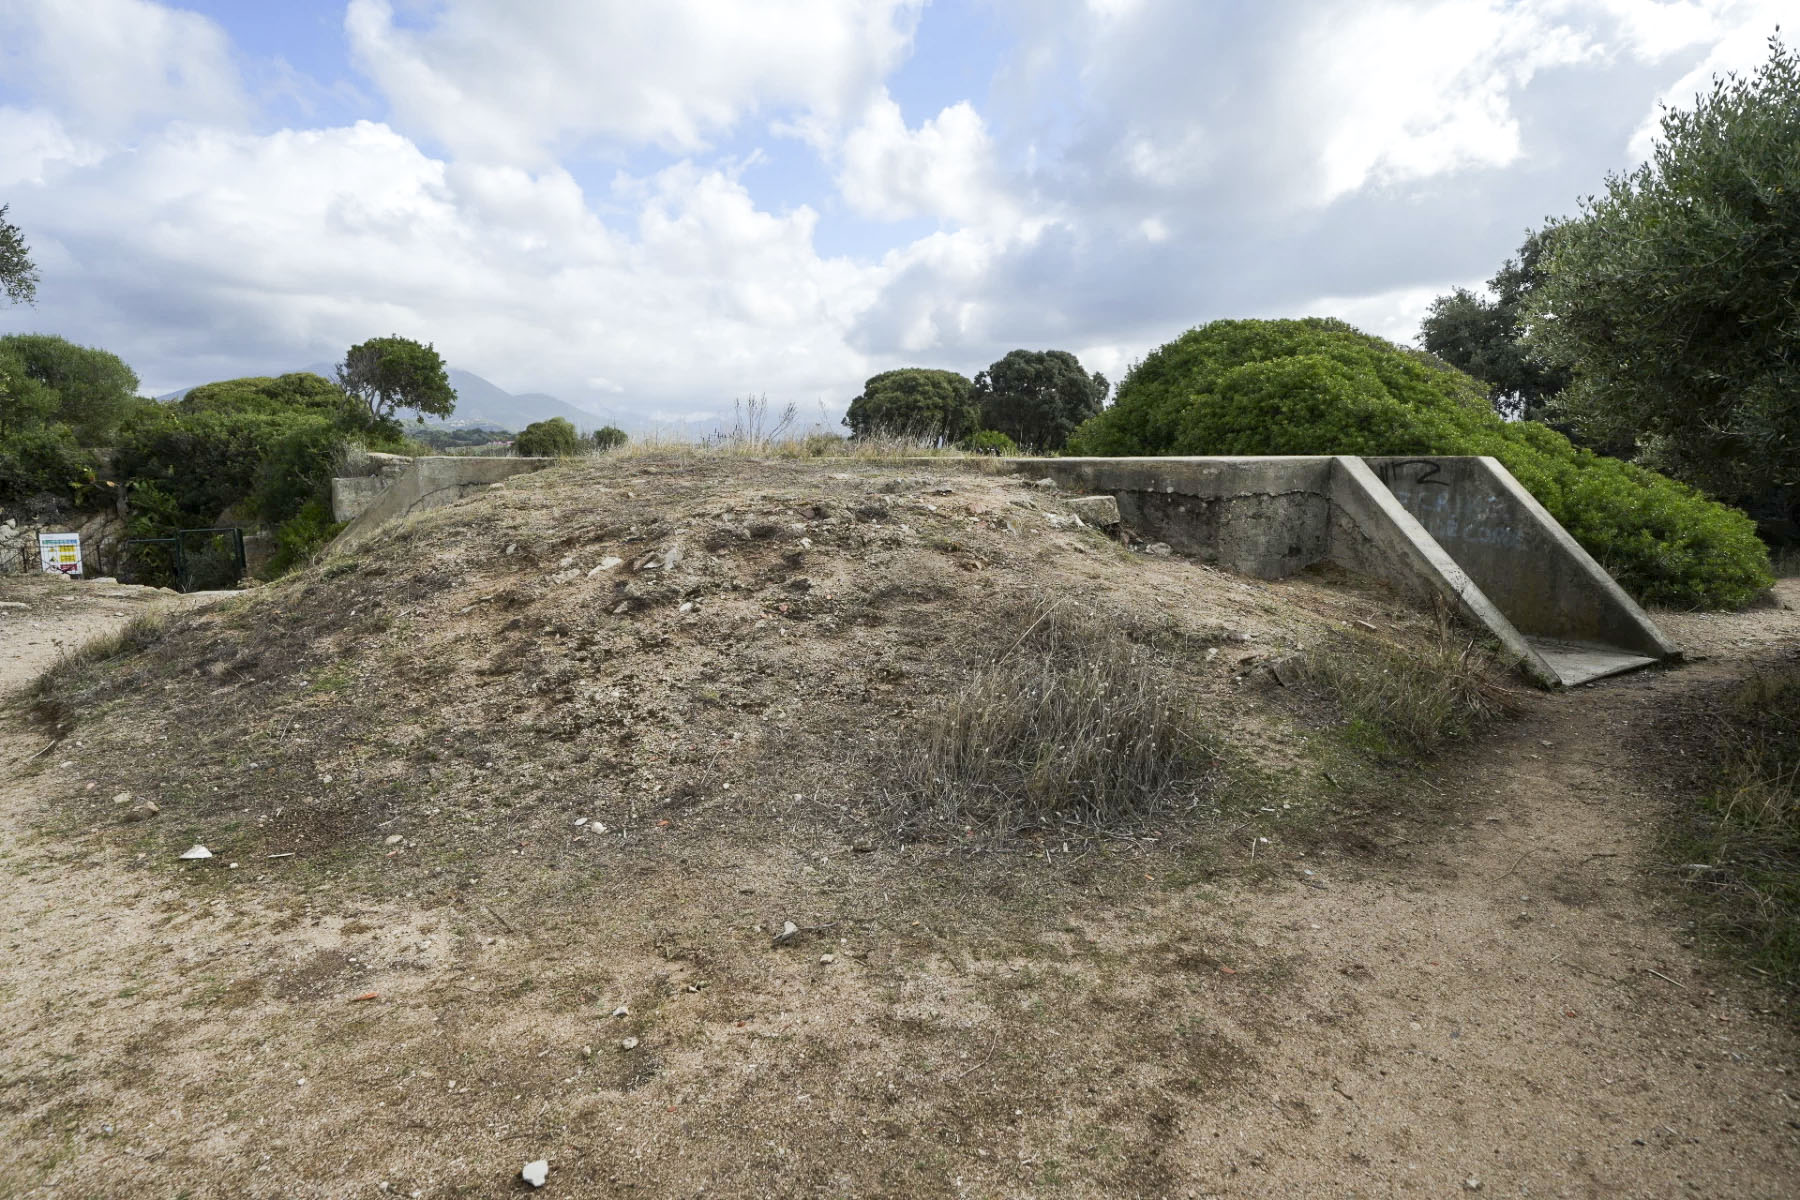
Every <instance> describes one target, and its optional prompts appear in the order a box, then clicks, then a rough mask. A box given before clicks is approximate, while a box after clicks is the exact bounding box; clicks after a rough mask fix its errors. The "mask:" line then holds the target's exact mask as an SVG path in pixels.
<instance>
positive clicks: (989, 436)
mask: <svg viewBox="0 0 1800 1200" xmlns="http://www.w3.org/2000/svg"><path fill="white" fill-rule="evenodd" d="M956 448H957V449H958V450H964V451H967V452H968V453H970V454H997V455H999V456H1000V457H1002V458H1010V457H1012V456H1013V455H1016V454H1018V452H1019V444H1018V443H1017V442H1015V441H1013V440H1012V439H1011V438H1010V437H1007V436H1006V435H1005V434H1004V433H1001V432H1000V431H999V430H998V429H983V430H982V431H981V432H980V433H972V434H970V435H969V436H968V437H966V438H964V439H963V440H962V441H960V442H958V443H957V444H956Z"/></svg>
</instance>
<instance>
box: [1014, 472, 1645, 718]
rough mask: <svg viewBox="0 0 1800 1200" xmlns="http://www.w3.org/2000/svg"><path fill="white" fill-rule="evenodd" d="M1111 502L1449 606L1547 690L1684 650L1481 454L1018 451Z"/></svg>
mask: <svg viewBox="0 0 1800 1200" xmlns="http://www.w3.org/2000/svg"><path fill="white" fill-rule="evenodd" d="M1007 466H1008V467H1009V468H1010V469H1012V470H1015V471H1018V472H1020V473H1023V474H1028V475H1032V476H1035V477H1048V478H1050V479H1053V480H1055V481H1056V483H1057V485H1058V486H1059V487H1062V488H1065V489H1067V490H1071V491H1077V492H1107V493H1110V494H1112V495H1113V496H1114V497H1116V498H1117V500H1118V502H1119V509H1120V512H1121V514H1122V515H1123V517H1124V520H1125V522H1126V524H1127V525H1129V526H1131V527H1132V528H1133V529H1135V530H1137V531H1138V532H1139V533H1140V534H1141V535H1142V536H1143V537H1145V538H1146V539H1147V540H1154V541H1161V542H1166V543H1168V544H1169V545H1170V546H1172V547H1173V548H1174V549H1175V550H1177V551H1179V552H1181V553H1184V554H1190V555H1193V556H1195V557H1198V558H1202V559H1204V560H1206V561H1208V562H1213V563H1217V564H1219V565H1220V566H1224V567H1227V568H1229V569H1231V570H1235V571H1240V572H1242V573H1244V574H1248V575H1257V576H1261V577H1263V578H1280V577H1282V576H1284V575H1290V574H1292V573H1294V572H1295V571H1299V570H1302V569H1304V568H1305V567H1308V566H1311V565H1312V564H1314V563H1317V562H1323V561H1330V562H1335V563H1338V564H1340V565H1342V566H1344V567H1346V568H1348V569H1350V570H1353V571H1356V572H1358V573H1360V574H1363V575H1367V576H1370V577H1372V578H1376V579H1381V580H1384V581H1386V582H1388V583H1391V584H1392V585H1394V586H1395V587H1397V588H1399V589H1400V590H1402V591H1403V592H1406V593H1408V594H1410V595H1413V596H1414V597H1417V598H1421V599H1426V598H1431V597H1437V598H1440V599H1442V600H1443V601H1445V602H1447V603H1449V604H1450V605H1451V606H1452V607H1453V608H1454V609H1455V610H1456V611H1457V612H1459V613H1460V614H1461V615H1462V616H1463V617H1464V618H1465V619H1466V620H1468V621H1470V622H1471V623H1473V624H1475V625H1476V626H1478V627H1482V628H1485V629H1487V630H1488V631H1489V632H1490V633H1492V634H1493V635H1494V637H1495V638H1496V640H1498V641H1499V642H1500V644H1501V645H1502V646H1503V647H1504V648H1505V649H1506V651H1507V652H1508V653H1509V654H1511V655H1512V656H1513V657H1515V658H1516V659H1517V660H1518V661H1519V663H1520V667H1521V669H1522V670H1523V671H1524V672H1525V673H1526V674H1527V675H1529V676H1530V677H1532V678H1533V679H1535V680H1536V681H1538V682H1539V683H1542V684H1545V685H1546V686H1555V685H1558V684H1562V685H1573V684H1577V683H1584V682H1586V681H1588V680H1590V679H1595V678H1598V677H1600V676H1602V675H1609V674H1613V673H1616V672H1618V671H1623V670H1630V669H1632V668H1633V667H1638V666H1644V665H1647V664H1649V663H1651V662H1655V661H1657V660H1659V659H1665V658H1672V657H1675V656H1677V655H1678V654H1679V651H1678V650H1677V649H1676V648H1675V646H1674V645H1673V644H1672V643H1670V642H1669V641H1668V639H1667V638H1665V637H1663V635H1662V634H1661V632H1660V631H1658V630H1657V628H1656V627H1655V626H1654V625H1653V624H1652V623H1651V622H1650V620H1649V618H1648V617H1646V616H1645V615H1644V612H1643V610H1642V609H1640V608H1639V607H1638V606H1637V605H1636V604H1635V603H1633V602H1632V600H1631V598H1630V597H1629V596H1627V595H1626V594H1625V592H1624V591H1623V589H1621V588H1620V587H1619V585H1618V584H1617V583H1616V582H1615V581H1614V580H1613V579H1612V577H1611V576H1609V575H1608V574H1607V573H1606V571H1605V570H1604V569H1603V568H1601V566H1600V565H1599V564H1598V563H1596V562H1595V561H1594V560H1593V558H1592V557H1591V556H1589V555H1588V553H1587V552H1586V551H1585V550H1583V549H1582V548H1581V546H1580V545H1579V544H1578V543H1577V542H1576V541H1575V539H1574V538H1572V537H1570V536H1569V534H1568V531H1566V530H1565V529H1563V528H1562V526H1561V525H1559V524H1558V523H1557V522H1556V520H1555V518H1553V517H1551V516H1550V514H1549V513H1548V512H1546V511H1544V508H1543V506H1542V505H1540V504H1538V502H1537V501H1536V500H1535V499H1533V498H1532V497H1531V495H1530V494H1529V493H1528V492H1526V491H1525V489H1524V488H1522V487H1521V486H1519V483H1518V481H1517V480H1515V479H1514V478H1513V477H1512V475H1511V474H1510V473H1508V472H1507V470H1506V469H1505V468H1504V467H1502V466H1501V465H1500V464H1499V463H1498V462H1496V461H1495V460H1493V459H1491V458H1475V457H1427V458H1375V459H1369V460H1367V461H1365V460H1363V459H1360V458H1352V457H1347V456H1331V457H1327V456H1317V457H1267V458H1114V459H1100V458H1055V459H1014V460H1009V461H1008V462H1007Z"/></svg>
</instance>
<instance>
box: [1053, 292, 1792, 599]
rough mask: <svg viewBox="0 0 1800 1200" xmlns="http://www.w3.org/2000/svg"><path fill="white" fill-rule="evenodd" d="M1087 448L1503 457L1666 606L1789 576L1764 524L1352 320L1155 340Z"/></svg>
mask: <svg viewBox="0 0 1800 1200" xmlns="http://www.w3.org/2000/svg"><path fill="white" fill-rule="evenodd" d="M1070 449H1071V450H1072V451H1073V452H1075V453H1078V454H1097V455H1139V454H1220V455H1224V454H1354V455H1382V454H1432V455H1463V454H1471V455H1489V456H1492V457H1493V458H1496V459H1498V460H1499V461H1500V462H1501V463H1502V464H1504V465H1505V466H1506V468H1507V469H1508V470H1509V471H1511V472H1512V473H1513V475H1514V476H1515V477H1516V478H1517V479H1518V481H1519V483H1520V484H1521V485H1523V486H1524V487H1525V489H1526V490H1527V491H1529V492H1530V493H1531V494H1532V495H1533V496H1535V497H1537V500H1538V502H1539V503H1541V504H1542V505H1543V506H1544V507H1545V508H1546V509H1548V510H1549V512H1550V514H1551V515H1552V516H1554V517H1555V518H1556V519H1557V520H1558V521H1560V522H1562V524H1563V526H1564V528H1566V529H1567V530H1568V531H1569V533H1570V535H1571V536H1573V537H1574V538H1575V539H1576V540H1577V541H1578V542H1580V543H1581V544H1582V545H1583V546H1584V547H1586V549H1587V551H1588V553H1590V554H1592V555H1593V556H1594V557H1595V559H1597V560H1598V561H1599V562H1600V563H1601V565H1603V566H1604V567H1606V569H1607V570H1609V571H1611V572H1612V573H1613V574H1614V575H1615V576H1616V577H1617V578H1618V580H1619V583H1620V584H1621V585H1622V586H1623V587H1624V588H1625V589H1626V590H1627V591H1630V592H1631V593H1633V594H1634V595H1636V596H1637V597H1638V599H1639V600H1641V601H1643V602H1645V603H1650V604H1665V605H1671V606H1678V607H1684V608H1729V607H1734V606H1737V605H1740V604H1743V603H1744V602H1745V601H1747V600H1749V599H1750V598H1751V597H1752V596H1754V595H1756V594H1757V593H1758V592H1760V591H1761V590H1763V589H1764V588H1766V587H1768V586H1769V584H1770V583H1771V582H1772V581H1773V579H1772V576H1771V575H1770V573H1769V560H1768V554H1767V552H1766V551H1765V550H1764V548H1763V546H1762V543H1761V542H1759V541H1758V540H1757V538H1756V532H1755V527H1754V526H1753V525H1752V523H1751V521H1750V519H1749V518H1748V517H1746V516H1745V515H1744V514H1743V513H1741V512H1738V511H1737V510H1735V509H1731V508H1727V507H1726V506H1724V505H1722V504H1717V503H1714V502H1712V501H1710V500H1707V499H1706V498H1705V497H1703V496H1701V495H1700V494H1699V493H1698V492H1696V491H1694V490H1693V489H1692V488H1689V487H1687V486H1685V485H1683V484H1680V483H1676V482H1675V481H1674V480H1671V479H1668V478H1665V477H1664V476H1661V475H1658V474H1656V473H1655V472H1654V471H1648V470H1645V469H1643V468H1641V467H1636V466H1632V465H1631V464H1629V463H1623V462H1619V461H1618V460H1616V459H1610V458H1602V457H1600V456H1598V455H1595V454H1593V453H1592V452H1590V451H1587V450H1582V449H1579V448H1577V447H1576V446H1574V445H1573V444H1571V443H1570V442H1569V440H1568V439H1567V438H1565V437H1564V436H1562V435H1561V434H1559V433H1557V432H1556V431H1555V430H1553V429H1550V428H1549V427H1548V426H1545V425H1540V424H1538V423H1536V422H1513V423H1509V422H1506V421H1503V420H1501V419H1500V417H1498V416H1497V415H1495V414H1494V412H1493V411H1492V410H1491V409H1490V408H1489V407H1488V401H1487V394H1486V392H1485V391H1484V389H1483V388H1482V386H1481V384H1479V383H1478V382H1476V381H1475V380H1474V379H1472V378H1470V377H1469V376H1467V375H1464V374H1463V373H1462V372H1460V371H1457V370H1455V369H1454V368H1452V367H1449V366H1447V365H1445V364H1444V363H1442V362H1440V361H1439V360H1437V359H1435V358H1433V357H1431V356H1430V355H1426V354H1422V353H1420V352H1418V351H1414V350H1407V349H1405V348H1403V347H1399V346H1395V345H1393V344H1392V343H1389V342H1385V341H1383V340H1381V339H1380V338H1375V337H1370V336H1368V335H1367V334H1364V333H1360V332H1358V331H1357V330H1355V329H1353V328H1351V327H1350V326H1349V325H1346V324H1344V323H1343V322H1342V321H1335V320H1323V319H1319V318H1311V319H1308V320H1303V321H1215V322H1213V323H1212V324H1210V325H1203V326H1201V327H1199V328H1197V329H1193V330H1190V331H1188V332H1187V333H1185V334H1183V335H1182V336H1181V337H1179V338H1177V339H1175V340H1174V341H1173V342H1170V343H1168V344H1167V345H1165V346H1162V347H1161V348H1159V349H1157V350H1155V351H1154V352H1152V353H1151V354H1150V356H1149V357H1148V358H1146V359H1145V360H1144V361H1143V362H1141V363H1139V364H1137V365H1136V366H1134V367H1133V368H1132V369H1131V370H1130V372H1128V373H1127V374H1126V376H1125V381H1124V382H1123V383H1121V384H1120V385H1119V392H1118V402H1117V403H1116V404H1114V405H1113V406H1112V407H1111V408H1109V409H1107V410H1106V411H1105V412H1104V413H1102V414H1100V415H1099V416H1098V417H1095V418H1094V419H1092V420H1090V421H1088V422H1087V423H1086V424H1084V425H1083V426H1082V427H1081V428H1080V429H1079V430H1078V431H1076V434H1075V436H1074V438H1072V439H1071V440H1070Z"/></svg>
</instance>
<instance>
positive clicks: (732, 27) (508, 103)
mask: <svg viewBox="0 0 1800 1200" xmlns="http://www.w3.org/2000/svg"><path fill="white" fill-rule="evenodd" d="M922 3H923V0H760V2H759V3H756V4H744V3H741V2H739V0H656V2H655V3H642V2H640V0H613V2H610V3H604V4H596V3H592V2H589V0H532V3H529V4H519V3H515V2H513V0H444V2H443V3H442V4H440V5H437V6H435V7H434V8H433V10H432V15H431V18H430V22H429V24H427V25H426V26H425V27H423V28H412V27H408V26H406V25H403V24H402V23H400V22H399V21H397V20H396V18H395V14H394V9H393V5H392V4H390V3H389V0H350V5H349V8H348V10H347V12H346V14H345V18H344V26H345V30H346V32H347V33H348V35H349V38H350V45H351V50H352V53H353V55H354V57H355V59H356V62H357V64H358V65H359V66H360V67H361V68H362V69H363V70H364V71H365V72H366V73H368V75H369V76H370V77H371V78H373V79H374V80H375V81H376V83H377V84H378V85H379V86H380V87H381V89H382V90H383V92H385V93H386V95H387V98H388V102H389V103H390V104H391V105H392V106H393V110H394V113H395V116H396V118H397V120H398V122H399V123H400V125H401V126H402V127H403V128H405V129H408V130H413V131H417V132H418V133H420V134H423V135H425V136H427V137H429V138H431V139H433V140H435V141H438V142H441V143H443V144H444V145H446V146H449V147H450V148H451V149H452V150H453V151H454V152H455V153H457V154H458V155H463V156H473V157H480V158H486V159H497V160H502V161H520V162H541V161H543V160H544V159H545V158H546V156H548V155H549V154H551V153H552V152H553V151H554V150H556V149H558V148H560V147H566V146H568V145H569V144H571V143H582V142H585V141H587V140H589V139H602V140H612V141H617V142H620V143H624V144H627V145H637V144H655V145H660V146H664V147H668V148H672V149H676V150H683V151H686V150H694V149H698V148H701V147H703V146H705V145H706V144H707V142H708V140H709V139H710V138H712V137H714V136H715V135H717V134H719V133H721V132H723V131H726V130H729V129H730V128H732V126H734V125H735V124H736V123H737V122H738V121H740V120H742V119H743V118H744V117H745V116H746V115H747V114H751V113H755V112H758V111H766V112H783V113H788V112H789V110H799V111H800V112H801V113H802V114H804V115H805V116H806V117H807V118H809V119H813V120H819V121H823V122H826V123H828V124H830V123H835V122H837V121H839V120H840V119H842V118H843V117H844V116H845V115H846V114H854V113H856V112H858V111H859V110H860V109H861V107H862V106H863V104H864V103H865V102H866V101H867V99H868V98H869V97H870V96H871V95H873V94H875V93H876V92H877V91H878V90H879V87H880V84H881V80H882V79H883V78H884V77H885V76H886V74H887V73H888V72H889V71H890V70H892V69H893V68H894V67H895V66H897V65H898V64H899V63H900V61H901V60H902V59H903V58H904V56H905V54H906V52H907V50H908V48H909V46H910V43H911V36H912V25H913V21H914V19H915V18H916V16H917V13H918V10H919V8H920V7H921V5H922Z"/></svg>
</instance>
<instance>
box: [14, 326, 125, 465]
mask: <svg viewBox="0 0 1800 1200" xmlns="http://www.w3.org/2000/svg"><path fill="white" fill-rule="evenodd" d="M0 355H4V356H8V357H11V358H13V359H15V360H16V361H17V362H18V363H19V364H20V365H21V366H22V367H23V368H24V370H25V374H26V375H28V376H30V377H31V378H32V379H34V380H36V381H37V382H38V383H39V384H41V385H42V387H43V388H44V390H45V391H46V392H47V393H49V394H51V395H54V396H55V398H56V405H55V408H54V409H53V410H52V411H51V412H50V413H49V414H48V416H47V418H46V419H47V420H49V421H51V422H55V423H60V424H63V425H67V426H68V427H69V428H70V430H71V431H73V433H74V435H75V440H76V441H78V442H80V443H81V444H82V445H84V446H103V445H106V444H107V442H109V441H110V440H111V439H112V437H113V435H114V434H115V433H116V432H117V431H118V428H119V423H120V422H121V421H123V420H124V419H125V417H126V415H127V414H129V413H130V412H131V411H132V410H133V409H134V408H136V407H138V405H139V403H140V401H139V399H138V395H137V387H138V377H137V373H136V372H135V371H133V370H132V369H131V368H130V367H128V366H126V365H125V363H124V360H122V359H121V358H119V356H118V355H116V354H109V353H108V352H106V351H105V350H97V349H94V348H93V347H90V346H77V345H76V344H75V343H74V342H71V341H68V340H66V339H64V338H60V337H56V336H54V335H53V334H48V333H14V334H9V335H7V336H6V337H0Z"/></svg>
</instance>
